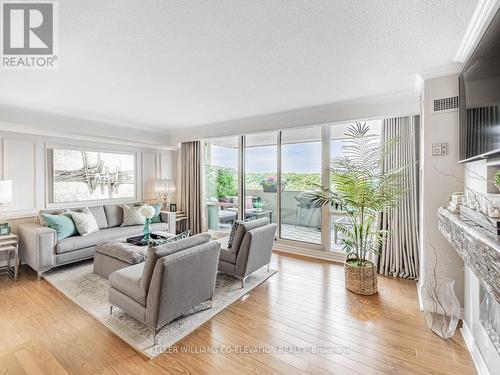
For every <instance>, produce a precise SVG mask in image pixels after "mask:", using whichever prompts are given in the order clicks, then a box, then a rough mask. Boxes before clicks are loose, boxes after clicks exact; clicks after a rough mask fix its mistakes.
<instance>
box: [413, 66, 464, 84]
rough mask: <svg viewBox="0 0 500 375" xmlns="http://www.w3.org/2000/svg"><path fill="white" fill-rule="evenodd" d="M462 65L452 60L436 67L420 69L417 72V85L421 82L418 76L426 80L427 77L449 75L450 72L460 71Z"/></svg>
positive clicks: (456, 72)
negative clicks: (447, 63)
mask: <svg viewBox="0 0 500 375" xmlns="http://www.w3.org/2000/svg"><path fill="white" fill-rule="evenodd" d="M463 66H464V64H462V63H459V62H453V63H451V64H449V65H445V66H440V67H438V68H433V69H428V70H423V71H420V72H418V73H417V87H418V85H419V84H421V81H420V80H419V79H418V77H420V78H421V79H422V80H424V81H426V80H428V79H433V78H439V77H445V76H450V75H452V74H458V73H460V72H461V71H462V68H463Z"/></svg>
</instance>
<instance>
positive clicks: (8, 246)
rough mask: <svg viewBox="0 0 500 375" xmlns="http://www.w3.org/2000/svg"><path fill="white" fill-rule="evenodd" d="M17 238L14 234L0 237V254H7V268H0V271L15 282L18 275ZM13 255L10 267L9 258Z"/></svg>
mask: <svg viewBox="0 0 500 375" xmlns="http://www.w3.org/2000/svg"><path fill="white" fill-rule="evenodd" d="M17 244H18V238H17V235H15V234H8V235H4V236H0V253H7V266H5V267H2V268H0V271H2V272H4V273H7V274H8V275H9V276H10V277H11V278H12V279H13V280H17V275H18V273H19V249H18V246H17ZM12 254H14V266H13V267H11V265H10V263H11V262H10V261H11V256H12Z"/></svg>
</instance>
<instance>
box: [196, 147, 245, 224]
mask: <svg viewBox="0 0 500 375" xmlns="http://www.w3.org/2000/svg"><path fill="white" fill-rule="evenodd" d="M238 145H239V137H225V138H217V139H210V140H207V141H205V143H204V146H205V197H206V204H207V219H208V229H210V230H213V231H218V232H225V233H229V232H230V231H231V226H232V224H233V222H234V221H235V220H236V219H237V217H238V207H239V194H238V169H239V168H238V165H239V152H238V150H239V146H238Z"/></svg>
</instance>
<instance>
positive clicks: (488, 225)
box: [460, 206, 500, 236]
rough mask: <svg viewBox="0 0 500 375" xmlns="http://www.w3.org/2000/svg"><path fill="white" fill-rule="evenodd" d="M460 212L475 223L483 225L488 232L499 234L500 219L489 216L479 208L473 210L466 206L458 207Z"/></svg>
mask: <svg viewBox="0 0 500 375" xmlns="http://www.w3.org/2000/svg"><path fill="white" fill-rule="evenodd" d="M460 214H461V215H462V216H463V217H464V218H466V219H469V220H471V221H473V222H474V223H476V224H477V225H479V226H481V227H483V228H484V229H486V230H488V231H489V232H491V233H493V234H496V235H497V236H498V235H500V219H499V218H492V217H489V216H488V215H487V214H485V213H483V212H481V211H480V210H473V209H471V208H469V207H466V206H461V207H460Z"/></svg>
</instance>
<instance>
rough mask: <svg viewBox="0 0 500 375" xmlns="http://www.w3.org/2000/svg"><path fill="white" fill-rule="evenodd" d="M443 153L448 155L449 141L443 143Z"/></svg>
mask: <svg viewBox="0 0 500 375" xmlns="http://www.w3.org/2000/svg"><path fill="white" fill-rule="evenodd" d="M441 155H448V143H441Z"/></svg>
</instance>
